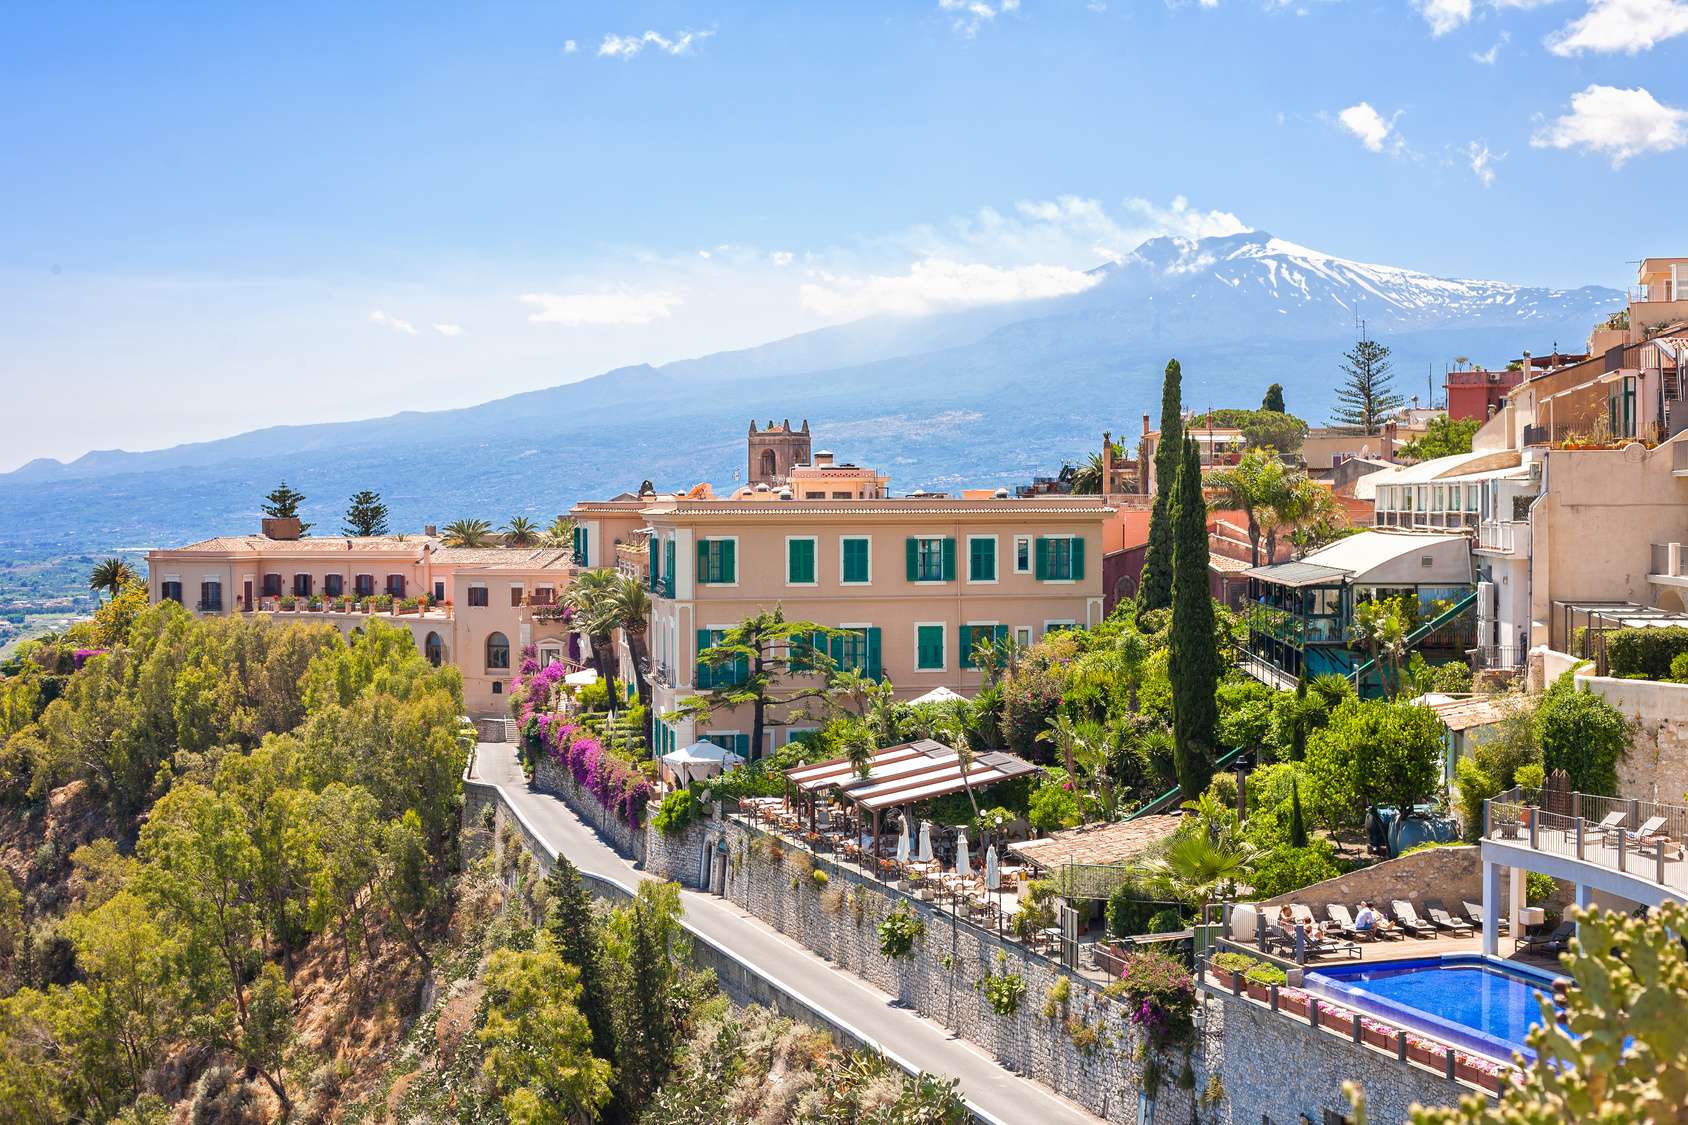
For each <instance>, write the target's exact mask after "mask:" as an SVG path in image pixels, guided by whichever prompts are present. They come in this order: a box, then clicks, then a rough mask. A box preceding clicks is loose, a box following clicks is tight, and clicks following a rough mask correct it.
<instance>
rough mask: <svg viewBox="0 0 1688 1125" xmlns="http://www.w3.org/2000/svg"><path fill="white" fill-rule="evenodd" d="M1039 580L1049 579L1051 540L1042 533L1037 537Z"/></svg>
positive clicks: (1045, 580)
mask: <svg viewBox="0 0 1688 1125" xmlns="http://www.w3.org/2000/svg"><path fill="white" fill-rule="evenodd" d="M1037 580H1038V581H1039V582H1047V581H1049V540H1047V539H1045V538H1043V536H1041V535H1040V536H1038V539H1037Z"/></svg>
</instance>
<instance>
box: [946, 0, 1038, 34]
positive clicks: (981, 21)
mask: <svg viewBox="0 0 1688 1125" xmlns="http://www.w3.org/2000/svg"><path fill="white" fill-rule="evenodd" d="M1019 7H1020V0H998V2H997V4H996V6H995V7H992V6H991V5H990V4H989V3H988V2H987V0H938V8H939V10H940V11H945V12H948V13H950V14H951V15H952V16H954V17H955V18H954V19H953V20H952V21H951V23H950V26H951V27H953V28H955V30H956V31H957V32H959V33H960V34H961V35H962V36H963V37H964V38H967V39H971V38H973V37H974V36H975V35H977V34H979V29H980V28H981V27H983V26H985V24H987V23H990V22H991V21H992V20H994V19H996V17H997V16H999V15H1002V14H1003V13H1004V12H1013V11H1017V10H1019Z"/></svg>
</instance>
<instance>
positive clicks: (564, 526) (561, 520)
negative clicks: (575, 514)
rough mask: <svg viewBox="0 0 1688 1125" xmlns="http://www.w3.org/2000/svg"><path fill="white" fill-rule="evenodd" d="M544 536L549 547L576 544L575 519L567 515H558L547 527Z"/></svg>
mask: <svg viewBox="0 0 1688 1125" xmlns="http://www.w3.org/2000/svg"><path fill="white" fill-rule="evenodd" d="M543 538H544V542H545V546H547V547H572V546H573V545H574V521H573V520H571V519H569V518H568V517H567V516H558V517H557V518H556V519H554V520H552V521H551V524H550V526H549V527H547V528H546V529H545V534H544V537H543Z"/></svg>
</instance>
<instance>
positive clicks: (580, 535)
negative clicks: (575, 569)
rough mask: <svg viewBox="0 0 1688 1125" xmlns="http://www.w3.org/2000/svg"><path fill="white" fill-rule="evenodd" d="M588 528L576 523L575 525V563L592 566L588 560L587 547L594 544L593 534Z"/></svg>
mask: <svg viewBox="0 0 1688 1125" xmlns="http://www.w3.org/2000/svg"><path fill="white" fill-rule="evenodd" d="M589 530H590V529H588V528H586V527H584V526H582V525H580V524H576V525H575V527H574V565H576V566H590V565H591V564H590V563H589V562H588V561H587V549H588V548H589V547H591V545H592V536H591V535H590V534H589Z"/></svg>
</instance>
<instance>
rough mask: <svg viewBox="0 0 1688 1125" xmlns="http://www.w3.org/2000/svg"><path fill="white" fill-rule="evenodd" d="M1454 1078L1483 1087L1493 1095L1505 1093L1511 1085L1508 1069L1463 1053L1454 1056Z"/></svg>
mask: <svg viewBox="0 0 1688 1125" xmlns="http://www.w3.org/2000/svg"><path fill="white" fill-rule="evenodd" d="M1454 1077H1455V1078H1459V1079H1461V1080H1463V1081H1466V1082H1469V1083H1471V1084H1472V1085H1473V1086H1481V1087H1482V1088H1483V1089H1485V1090H1487V1091H1489V1092H1490V1093H1491V1094H1500V1093H1505V1091H1506V1088H1507V1086H1509V1085H1510V1084H1511V1078H1510V1070H1509V1069H1508V1068H1506V1067H1503V1066H1502V1065H1501V1064H1499V1063H1494V1062H1490V1061H1489V1060H1487V1059H1480V1058H1477V1057H1475V1056H1473V1055H1468V1054H1466V1053H1465V1052H1463V1051H1460V1052H1457V1053H1456V1054H1455V1055H1454Z"/></svg>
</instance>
